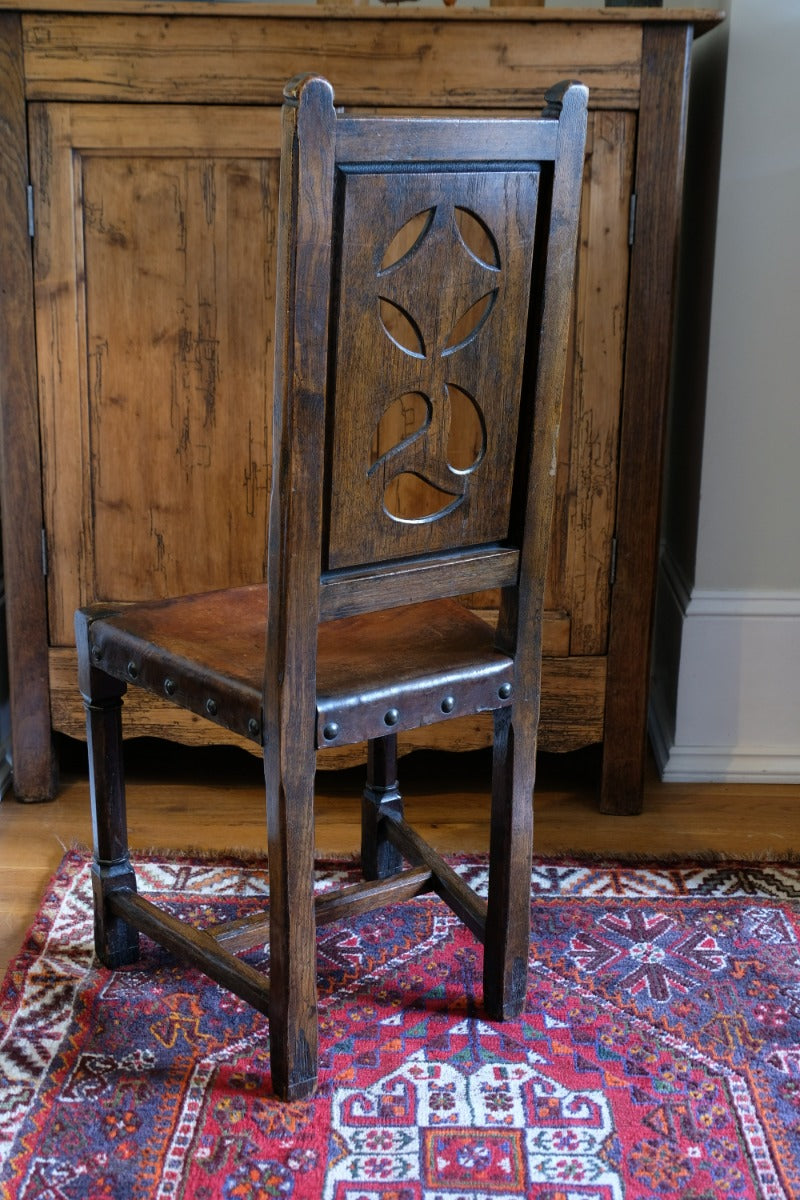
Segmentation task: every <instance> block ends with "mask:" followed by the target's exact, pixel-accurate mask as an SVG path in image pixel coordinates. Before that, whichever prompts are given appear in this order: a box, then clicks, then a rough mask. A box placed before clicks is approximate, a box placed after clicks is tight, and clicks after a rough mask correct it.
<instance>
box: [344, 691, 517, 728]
mask: <svg viewBox="0 0 800 1200" xmlns="http://www.w3.org/2000/svg"><path fill="white" fill-rule="evenodd" d="M497 695H498V696H499V698H500V699H501V700H508V699H510V697H511V684H510V683H501V684H500V687H499V688H498V689H497ZM455 706H456V698H455V696H450V695H448V696H445V697H444V699H443V700H442V702H441V704H440V705H439V707H440V708H441V710H442V712H443V713H446V714H450V713H451V712H453V710H454V709H455ZM399 720H400V710H399V709H397V708H389V709H387V710H386V712H385V713H384V717H383V723H384V725H385V726H386V727H387V728H388V729H392V728H393V726H395V725H396V724H397V722H398V721H399ZM339 733H340V730H339V726H338V724H337V723H336V721H329V722H328V723H327V725H325V726H324V728H323V730H322V736H323V737H324V739H325V741H326V742H333V741H335V740H336V738H337V737H338V736H339Z"/></svg>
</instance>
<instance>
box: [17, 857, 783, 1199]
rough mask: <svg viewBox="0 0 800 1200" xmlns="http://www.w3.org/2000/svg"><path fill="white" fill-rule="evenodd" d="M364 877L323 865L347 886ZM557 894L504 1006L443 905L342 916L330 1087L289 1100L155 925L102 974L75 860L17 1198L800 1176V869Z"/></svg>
mask: <svg viewBox="0 0 800 1200" xmlns="http://www.w3.org/2000/svg"><path fill="white" fill-rule="evenodd" d="M458 869H459V870H460V871H461V872H462V873H463V874H464V875H465V876H466V877H467V878H468V879H469V881H470V882H471V883H473V884H477V885H479V886H480V885H482V884H484V883H485V864H484V863H483V862H482V861H476V860H470V861H460V862H459V863H458ZM138 874H139V879H140V885H141V890H142V891H143V892H144V893H145V894H149V895H151V896H152V897H156V898H158V899H159V900H160V901H161V902H165V903H166V904H167V905H168V906H169V907H171V908H172V909H173V911H175V912H183V913H186V912H188V911H192V912H197V911H199V910H201V909H202V910H206V909H208V910H213V912H214V914H215V916H216V918H217V919H220V918H222V917H231V916H234V915H244V914H245V913H247V912H250V911H252V910H254V909H255V908H258V907H259V906H260V905H263V902H264V898H265V896H266V895H267V893H268V881H267V876H266V873H265V872H263V871H260V870H254V869H253V868H252V867H250V866H246V864H244V863H243V862H242V861H238V860H234V859H230V858H226V859H221V860H206V861H204V862H200V861H188V860H175V859H169V858H166V857H159V856H155V855H154V856H148V857H147V858H145V859H143V860H140V861H139V863H138ZM353 875H354V871H353V866H352V864H350V863H333V862H326V863H322V864H321V882H322V886H327V885H329V884H330V883H332V882H334V881H336V882H338V881H342V880H345V881H346V880H348V879H350V878H351V877H353ZM533 889H534V904H533V939H532V950H531V970H532V978H531V989H530V997H529V1005H528V1010H527V1013H526V1014H525V1016H524V1017H523V1018H521V1019H520V1020H518V1021H514V1022H509V1023H507V1024H505V1025H493V1024H490V1023H488V1022H487V1021H485V1020H484V1019H483V1017H482V1012H481V1005H480V990H481V989H480V958H481V956H480V952H479V948H478V946H477V944H476V943H475V941H474V939H473V938H472V937H471V935H470V934H469V933H467V932H466V931H464V930H462V928H461V927H460V926H459V925H458V924H457V922H456V921H455V920H454V919H453V918H451V917H450V916H449V915H448V912H447V910H446V909H445V908H444V906H443V905H442V904H441V902H440V901H438V900H437V899H435V898H432V897H425V898H420V899H419V900H417V901H414V902H413V903H410V904H405V905H401V906H397V907H395V908H393V909H386V910H384V911H383V912H382V913H379V914H375V913H373V914H370V915H368V916H366V917H363V918H361V919H359V920H356V921H355V922H354V923H353V924H351V925H340V926H334V925H332V926H327V927H326V928H325V929H323V930H322V931H321V933H320V950H319V978H320V990H321V1045H322V1069H321V1077H320V1090H319V1093H318V1095H317V1096H316V1097H315V1098H314V1099H313V1100H312V1101H309V1102H304V1103H298V1104H292V1105H282V1104H280V1103H278V1102H276V1101H275V1100H274V1099H273V1098H272V1096H271V1091H270V1076H269V1058H268V1048H267V1022H266V1021H265V1020H264V1019H263V1018H262V1017H261V1016H259V1015H258V1014H256V1013H254V1012H253V1010H251V1009H250V1008H248V1007H247V1006H246V1005H244V1004H242V1003H240V1002H239V1001H237V1000H235V999H233V998H230V997H228V996H226V995H224V994H223V993H222V992H221V991H220V990H219V989H218V988H216V987H215V986H214V985H213V984H210V983H207V982H205V981H204V980H203V979H202V977H201V976H199V975H197V974H195V973H193V972H190V971H188V970H187V969H186V968H183V967H176V966H175V965H174V964H173V963H172V962H171V960H170V959H169V956H168V955H167V954H166V953H164V952H162V951H161V950H159V949H157V948H156V947H155V946H153V945H152V943H149V942H145V943H144V954H143V959H142V961H141V963H140V964H138V965H137V966H135V967H131V968H126V969H124V970H120V971H117V972H114V973H112V972H109V971H106V970H102V969H98V967H97V966H96V965H95V963H94V961H93V952H92V944H91V937H92V916H91V907H90V886H89V880H88V869H87V862H86V859H85V857H84V856H82V855H80V854H78V853H70V854H69V855H67V857H66V859H65V860H64V863H63V864H62V867H61V869H60V870H59V872H58V874H57V876H56V877H55V879H54V880H53V883H52V884H51V886H50V889H49V890H48V892H47V895H46V896H45V898H44V901H43V904H42V908H41V911H40V913H39V915H38V917H37V919H36V922H35V924H34V926H33V928H32V930H31V933H30V935H29V937H28V939H27V941H26V943H25V946H24V947H23V949H22V951H21V953H20V955H19V957H18V958H17V960H16V961H15V963H14V964H13V965H12V967H11V969H10V971H9V974H8V976H7V978H6V981H5V984H4V987H3V990H2V993H0V1189H1V1194H2V1196H3V1197H7V1198H9V1200H21V1198H23V1197H24V1198H26V1200H31V1198H33V1197H36V1198H37V1200H72V1198H74V1197H85V1198H87V1200H88V1198H90V1200H99V1198H103V1197H115V1198H119V1200H139V1198H148V1200H149V1198H151V1197H159V1198H164V1200H181V1198H186V1200H218V1198H219V1200H237V1198H239V1197H241V1198H243V1200H244V1198H246V1200H257V1198H260V1197H283V1198H289V1197H291V1198H292V1200H476V1198H482V1197H485V1198H486V1200H512V1198H513V1200H516V1198H518V1197H535V1198H536V1200H617V1198H622V1197H624V1198H625V1200H645V1198H647V1200H655V1198H658V1197H681V1198H682V1200H717V1198H718V1197H720V1196H726V1197H730V1198H735V1200H749V1198H751V1197H761V1198H764V1200H791V1198H793V1197H798V1196H800V907H799V906H798V901H799V900H800V868H798V867H797V866H778V865H762V866H737V865H734V864H717V865H695V866H685V867H677V866H676V867H646V868H643V867H639V868H633V867H626V866H621V865H613V864H609V865H597V864H591V865H586V864H584V865H581V864H579V863H570V862H561V863H554V862H543V861H539V862H537V863H536V865H535V868H534V872H533ZM251 957H252V961H254V962H256V963H258V961H259V955H258V954H255V955H253V956H251Z"/></svg>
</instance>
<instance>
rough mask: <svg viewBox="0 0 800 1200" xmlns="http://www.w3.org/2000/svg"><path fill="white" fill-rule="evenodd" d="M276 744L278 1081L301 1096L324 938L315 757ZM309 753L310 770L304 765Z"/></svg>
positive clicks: (272, 782)
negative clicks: (319, 923) (320, 935)
mask: <svg viewBox="0 0 800 1200" xmlns="http://www.w3.org/2000/svg"><path fill="white" fill-rule="evenodd" d="M295 749H297V750H298V753H297V754H296V755H293V754H292V747H289V746H287V745H285V744H284V746H283V747H282V755H283V762H284V764H286V763H287V762H288V763H290V764H291V766H290V769H289V770H288V771H285V772H281V770H280V765H279V761H278V760H279V756H280V755H281V750H279V749H278V748H277V747H275V748H274V749H273V750H267V751H266V752H265V756H264V767H265V779H266V784H267V832H268V840H269V906H270V907H269V912H270V968H269V970H270V1001H269V1024H270V1027H269V1040H270V1070H271V1073H272V1086H273V1088H274V1090H275V1093H276V1095H278V1096H280V1097H281V1098H282V1099H284V1100H302V1099H304V1098H305V1097H306V1096H310V1095H311V1094H312V1092H313V1091H314V1089H315V1087H316V1084H317V1042H318V1022H317V944H316V922H315V918H314V767H315V762H314V756H313V751H312V753H311V756H310V758H309V756H308V754H307V753H305V752H304V749H300V748H295ZM304 759H305V760H307V761H306V762H305V769H303V762H304Z"/></svg>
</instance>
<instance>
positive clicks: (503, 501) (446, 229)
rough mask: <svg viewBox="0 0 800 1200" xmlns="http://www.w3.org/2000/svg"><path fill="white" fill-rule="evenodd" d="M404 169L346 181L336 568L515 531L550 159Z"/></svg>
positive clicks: (331, 561)
mask: <svg viewBox="0 0 800 1200" xmlns="http://www.w3.org/2000/svg"><path fill="white" fill-rule="evenodd" d="M401 174H402V176H403V185H404V186H403V188H402V189H398V188H397V186H396V185H397V174H396V173H394V174H393V175H392V176H387V175H386V174H384V173H379V172H377V171H376V172H372V171H369V170H361V171H355V170H353V171H344V172H343V173H342V177H341V181H340V182H341V196H342V208H341V213H342V217H341V220H342V234H341V236H342V241H341V246H342V251H341V252H342V276H341V278H342V285H341V291H340V296H339V305H338V311H337V313H336V316H337V317H338V321H339V332H338V336H337V363H338V364H339V365H338V367H337V371H336V378H335V389H334V393H333V394H334V400H333V413H332V416H333V421H334V435H333V463H332V467H333V479H334V481H335V485H334V488H333V494H332V497H331V514H330V536H329V545H328V564H327V565H328V566H329V567H332V568H336V567H342V566H352V565H356V564H359V563H362V562H367V561H380V560H384V559H389V558H396V557H402V556H406V555H410V554H419V553H425V552H426V551H434V550H437V549H440V548H442V547H443V546H445V545H472V544H479V543H481V542H486V541H494V540H498V539H500V538H503V537H504V536H505V535H506V534H507V532H508V522H509V515H508V510H509V503H510V497H511V486H512V479H513V466H514V462H513V446H514V443H515V438H516V431H517V425H518V421H519V404H520V390H521V367H522V359H523V352H524V347H523V346H522V345H520V344H518V342H515V341H514V340H513V338H512V337H511V336H510V335H509V330H510V329H511V328H512V327H515V328H518V323H517V322H516V321H513V320H511V319H510V317H511V312H510V310H511V309H512V307H513V309H514V310H515V311H516V306H520V305H521V306H523V308H527V304H528V295H529V283H530V275H531V264H532V254H533V241H534V228H533V221H532V218H531V212H533V211H535V203H536V196H537V193H538V174H537V172H536V170H535V169H520V170H497V171H495V172H491V173H488V174H487V173H481V174H480V175H478V174H476V173H474V172H472V171H469V170H454V171H441V172H431V173H424V174H422V173H415V172H413V171H408V172H402V173H401ZM389 181H390V182H391V184H392V194H391V198H390V189H389V186H388V182H389ZM398 193H399V197H398ZM509 197H511V199H512V204H511V205H510V206H509V205H508V198H509ZM509 212H510V214H511V216H510V218H509ZM501 214H502V219H501ZM522 214H527V215H526V216H525V217H523V216H522ZM517 336H518V335H517Z"/></svg>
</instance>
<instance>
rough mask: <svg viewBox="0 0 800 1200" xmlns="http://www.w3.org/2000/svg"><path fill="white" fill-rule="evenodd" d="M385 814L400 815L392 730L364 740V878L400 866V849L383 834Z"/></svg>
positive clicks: (392, 871) (385, 876)
mask: <svg viewBox="0 0 800 1200" xmlns="http://www.w3.org/2000/svg"><path fill="white" fill-rule="evenodd" d="M387 813H393V814H395V815H397V816H400V817H402V815H403V798H402V796H401V795H400V791H399V788H398V785H397V735H396V734H393V733H390V734H387V735H386V737H380V738H372V739H370V741H369V742H368V743H367V784H366V787H365V788H364V795H363V798H362V801H361V872H362V875H363V876H364V878H365V879H388V878H389V877H390V876H391V875H396V874H397V872H398V871H399V870H400V868H401V867H402V864H403V858H402V855H401V854H400V851H399V850H397V849H396V847H395V846H393V845H392V843H391V842H390V841H389V839H388V837H387V836H386V822H385V820H384V818H385V816H386V814H387Z"/></svg>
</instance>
